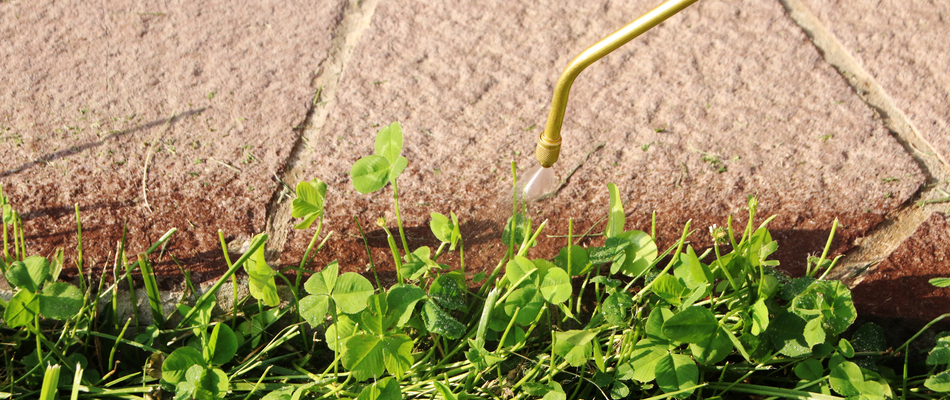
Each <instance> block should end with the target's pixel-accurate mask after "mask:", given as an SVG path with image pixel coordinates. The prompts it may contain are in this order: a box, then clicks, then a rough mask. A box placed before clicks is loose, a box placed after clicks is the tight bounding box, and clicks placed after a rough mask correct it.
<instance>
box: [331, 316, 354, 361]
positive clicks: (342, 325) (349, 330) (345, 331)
mask: <svg viewBox="0 0 950 400" xmlns="http://www.w3.org/2000/svg"><path fill="white" fill-rule="evenodd" d="M354 333H356V321H355V320H353V318H350V317H349V316H347V315H346V314H340V315H338V316H337V320H336V321H334V322H333V325H330V327H329V328H327V333H326V335H325V336H324V337H325V338H326V341H327V348H329V349H330V350H332V351H333V352H337V351H338V350H339V351H343V350H344V349H345V347H344V344H345V343H346V341H347V339H349V338H350V337H351V336H353V334H354ZM337 338H339V339H337ZM338 342H339V343H338Z"/></svg>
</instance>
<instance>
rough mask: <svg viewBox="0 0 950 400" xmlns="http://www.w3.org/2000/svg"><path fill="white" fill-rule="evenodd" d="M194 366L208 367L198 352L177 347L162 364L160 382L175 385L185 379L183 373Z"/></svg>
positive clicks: (185, 347)
mask: <svg viewBox="0 0 950 400" xmlns="http://www.w3.org/2000/svg"><path fill="white" fill-rule="evenodd" d="M195 365H198V366H202V367H207V366H208V364H207V363H206V362H205V359H204V357H202V356H201V353H199V352H198V350H195V349H194V348H192V347H188V346H184V347H179V348H177V349H175V351H173V352H172V353H171V354H169V355H168V358H166V359H165V362H163V363H162V381H163V382H166V383H168V384H170V385H176V384H178V382H181V381H182V380H184V379H185V373H186V372H187V371H188V369H189V368H191V367H192V366H195Z"/></svg>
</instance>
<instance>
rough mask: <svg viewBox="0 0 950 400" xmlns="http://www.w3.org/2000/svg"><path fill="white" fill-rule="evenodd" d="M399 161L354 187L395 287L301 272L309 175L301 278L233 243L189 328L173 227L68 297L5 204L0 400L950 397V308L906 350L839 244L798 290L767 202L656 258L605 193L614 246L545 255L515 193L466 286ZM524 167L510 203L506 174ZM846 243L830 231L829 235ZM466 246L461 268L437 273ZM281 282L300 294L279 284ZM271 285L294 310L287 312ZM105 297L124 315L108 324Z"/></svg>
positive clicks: (365, 162) (311, 209)
mask: <svg viewBox="0 0 950 400" xmlns="http://www.w3.org/2000/svg"><path fill="white" fill-rule="evenodd" d="M403 145H404V143H403V135H402V128H401V126H400V125H399V124H398V123H395V122H394V123H392V124H390V125H388V126H385V127H383V128H382V129H380V130H379V132H378V133H377V136H376V140H375V146H374V154H372V155H368V156H365V157H362V158H360V159H359V160H357V161H356V162H355V163H354V165H353V168H352V169H351V171H350V176H351V183H352V185H353V187H354V188H355V189H356V190H357V191H359V192H360V193H363V194H366V195H370V194H371V193H373V192H376V191H378V190H380V189H383V188H384V187H386V186H387V185H388V184H391V185H392V187H393V203H394V204H393V205H394V208H395V214H396V224H397V226H398V229H399V236H400V240H399V242H401V243H400V244H401V246H402V249H400V248H399V246H397V240H396V239H395V236H394V235H393V234H392V233H391V232H390V231H389V227H388V226H387V225H386V221H385V220H382V219H380V220H377V223H378V225H379V226H381V227H382V229H384V230H385V231H386V234H387V242H388V244H389V250H390V252H391V253H392V257H393V269H394V271H393V272H395V273H396V275H397V279H398V282H397V283H396V284H394V285H392V286H390V287H381V286H379V285H378V282H379V280H378V279H377V286H376V287H374V286H373V284H372V282H370V280H368V279H367V278H366V277H364V276H363V275H361V274H360V273H357V272H353V271H364V270H363V268H362V267H363V266H353V265H342V264H341V263H339V262H337V261H333V262H329V263H326V264H325V265H315V266H314V267H313V268H311V267H310V265H309V264H308V263H309V262H310V257H311V253H312V251H313V250H314V249H316V250H317V251H319V250H320V249H321V248H322V247H323V244H321V245H320V246H319V247H315V244H316V242H317V239H318V238H319V237H320V236H321V230H322V226H323V222H324V221H323V216H324V212H325V208H326V207H327V203H326V200H327V190H328V185H327V184H326V183H324V182H323V181H320V180H319V179H313V180H310V181H304V182H301V183H299V184H298V185H297V187H296V195H297V196H296V199H294V200H293V204H292V206H293V213H292V215H293V217H295V218H300V219H301V220H300V222H299V223H297V224H296V225H294V226H293V228H295V229H298V230H306V229H310V228H311V227H312V226H313V224H314V223H316V229H315V230H314V234H313V238H312V239H311V241H310V244H309V246H308V247H307V250H306V252H305V254H304V256H303V258H302V259H301V260H300V262H299V265H298V266H296V267H295V266H283V267H281V268H282V269H279V270H278V269H275V268H274V267H272V265H271V264H268V263H267V262H266V260H265V254H266V253H265V249H264V246H265V244H266V241H267V235H264V234H261V235H257V236H255V237H254V238H253V239H252V241H251V244H250V246H249V249H248V250H247V251H246V252H245V253H244V254H243V255H241V257H240V258H239V259H238V260H236V261H235V262H234V263H231V261H230V257H229V255H228V253H227V251H226V249H224V248H223V250H224V251H225V252H224V257H225V261H226V263H227V266H228V269H227V271H226V272H225V273H223V274H222V276H221V277H220V278H219V279H218V280H217V281H216V282H215V283H214V284H213V285H212V286H211V287H210V288H208V289H207V290H205V291H204V292H203V293H189V294H190V295H192V294H193V296H185V297H184V298H183V299H182V300H181V301H180V303H179V304H176V309H177V312H178V314H180V315H178V316H175V315H171V316H168V317H167V318H166V316H165V315H163V314H162V307H161V304H160V301H161V298H160V296H159V293H158V292H157V286H156V280H155V277H154V276H153V275H154V274H153V272H152V271H151V267H150V263H149V257H155V256H156V255H154V254H152V252H153V251H154V250H157V249H159V248H162V244H164V243H166V241H167V240H169V238H170V237H171V236H172V235H173V234H174V232H175V230H174V229H173V230H171V231H169V233H168V234H166V235H165V236H163V237H162V238H161V239H160V240H159V241H158V242H156V243H153V244H152V245H151V246H150V247H149V248H148V250H146V251H144V252H141V253H139V254H140V260H139V261H141V262H139V263H136V262H132V263H129V262H128V260H126V259H125V256H124V254H125V250H124V245H125V243H124V240H123V242H122V243H120V246H119V249H120V251H119V252H118V253H119V254H117V255H116V257H115V259H116V261H115V263H114V264H115V265H114V266H113V268H114V269H113V271H114V273H113V275H112V279H111V282H112V283H110V281H107V280H106V279H105V276H106V275H101V276H100V277H99V284H98V285H96V284H95V282H92V281H91V282H90V283H89V285H88V286H86V285H84V284H83V285H81V286H82V287H83V289H80V288H78V287H76V286H73V285H72V284H69V283H65V282H59V281H58V277H59V275H60V271H61V270H62V268H63V262H64V261H63V260H64V256H63V255H62V254H63V253H61V252H58V253H57V254H56V255H55V256H54V257H52V259H51V260H48V259H46V258H43V257H38V256H30V257H27V256H26V254H27V253H26V248H25V241H24V240H23V226H22V223H21V221H20V220H19V218H18V214H17V213H16V212H15V210H14V209H13V208H12V206H11V205H10V204H9V203H8V202H7V199H6V198H5V197H3V195H2V192H0V206H2V209H3V228H4V254H3V256H2V257H0V272H2V273H3V275H4V277H6V279H7V281H8V282H10V283H11V285H12V286H13V287H14V294H13V297H12V299H11V300H10V301H9V302H3V303H0V306H3V308H4V310H3V317H4V319H3V323H2V326H0V336H2V338H3V341H4V343H9V344H11V345H9V346H7V347H5V348H4V354H5V356H6V357H5V361H4V365H2V366H0V367H2V369H0V398H31V397H35V396H37V395H39V396H41V398H43V400H47V399H51V398H54V397H56V396H57V394H59V395H60V396H62V395H65V394H66V392H68V393H69V395H70V398H148V399H158V398H174V399H225V398H227V399H230V398H241V399H265V400H296V399H304V398H349V399H360V400H396V399H433V398H441V399H447V400H457V399H469V398H490V399H506V400H509V399H529V398H541V399H544V400H567V399H589V398H610V399H622V398H650V399H667V398H696V399H706V398H712V399H723V398H738V397H749V396H754V397H755V398H791V399H802V398H820V399H885V398H897V397H901V398H923V399H929V398H941V397H946V396H947V395H948V394H950V350H948V349H950V334H947V333H942V334H939V335H936V337H935V338H934V343H933V346H932V347H931V346H929V345H928V346H927V348H929V349H930V351H929V352H926V354H919V353H918V352H917V350H914V348H915V347H913V346H911V343H912V342H914V341H915V340H918V339H919V338H921V335H922V333H923V332H925V331H926V330H927V329H930V328H931V327H932V326H934V324H936V323H937V322H939V321H940V319H942V318H944V317H946V316H947V315H950V314H947V315H944V317H941V318H938V319H937V320H935V321H933V322H931V324H928V325H927V326H926V327H924V328H923V329H922V330H921V331H920V332H918V333H917V334H916V335H915V336H914V337H912V338H910V339H909V340H907V341H906V342H904V343H903V344H902V345H900V346H896V347H894V346H891V345H889V343H888V342H887V340H886V339H885V335H884V330H883V328H881V327H880V326H877V325H875V324H872V323H867V324H863V325H861V326H860V327H854V326H853V324H854V322H855V321H856V320H857V313H856V311H855V308H854V305H853V304H852V297H851V292H850V290H849V289H848V287H847V286H845V285H843V284H842V283H840V282H837V281H829V280H826V279H825V278H826V277H827V276H828V273H829V271H830V270H832V269H833V268H834V267H835V265H836V263H837V261H838V259H837V258H834V259H830V258H829V257H828V252H829V248H830V244H831V241H830V240H831V238H829V241H828V242H827V243H826V246H825V249H824V251H823V252H822V254H821V256H820V257H809V258H807V259H806V263H807V267H806V273H805V275H804V276H801V277H796V278H791V277H788V276H786V275H785V274H783V273H782V272H781V271H780V270H778V269H777V268H778V267H779V263H778V261H776V260H774V259H772V257H773V255H774V254H775V252H776V250H777V249H778V246H779V243H778V242H777V241H776V240H774V239H773V237H772V235H771V234H770V233H769V230H768V224H769V223H770V221H772V218H768V219H765V220H764V221H761V222H759V221H757V219H756V211H757V208H758V200H757V199H756V198H755V197H750V198H749V199H748V202H747V204H746V209H747V211H748V216H747V221H746V222H745V224H744V225H745V226H744V227H742V228H740V230H739V231H736V230H734V228H735V224H734V223H733V222H734V221H733V219H732V217H731V216H730V217H728V218H727V220H726V223H725V224H724V225H723V226H721V227H720V226H713V227H709V230H708V236H706V234H705V232H706V231H705V230H699V231H694V230H693V228H692V227H691V225H692V223H691V222H687V223H686V224H685V226H684V227H683V232H682V235H681V236H680V237H679V238H676V240H673V241H672V243H667V244H663V241H661V240H658V238H657V236H656V233H655V232H656V230H657V229H656V215H655V214H654V218H653V222H652V226H649V227H639V228H640V229H635V227H630V226H628V222H627V221H626V218H625V214H624V207H623V199H622V197H621V195H620V193H621V191H620V189H619V188H618V187H617V186H616V185H614V184H612V183H608V184H607V185H606V188H605V189H606V191H607V193H608V195H609V197H608V198H609V200H608V204H605V211H606V225H605V226H603V232H602V233H603V234H602V236H601V237H598V238H595V239H588V241H587V242H585V243H586V244H585V245H580V244H579V242H578V241H576V240H575V239H578V238H577V237H575V236H574V233H573V221H568V232H567V240H566V241H564V243H563V246H562V247H561V248H559V249H558V250H557V251H554V252H552V253H551V254H542V253H541V252H540V251H539V248H540V247H537V246H536V245H537V243H538V241H539V240H545V238H544V237H543V236H542V232H543V231H544V230H545V229H546V226H547V221H541V222H540V223H536V221H533V220H532V218H531V217H532V216H535V215H537V213H534V212H531V211H530V210H529V208H531V207H532V204H529V203H525V202H524V199H521V198H519V196H518V194H517V193H515V194H514V195H513V197H512V214H511V216H510V217H509V218H508V220H507V222H506V223H505V225H504V228H503V230H502V234H501V237H499V238H498V240H499V245H500V246H504V247H505V248H506V251H505V254H504V255H503V256H501V257H500V259H499V260H489V261H491V262H493V263H495V266H494V268H484V267H483V268H482V269H484V270H480V271H472V270H471V269H472V268H471V265H473V264H475V265H488V264H486V262H487V261H486V260H478V261H479V262H478V263H469V265H466V263H465V253H464V243H465V242H464V238H463V237H462V234H461V231H462V230H461V228H460V227H461V223H460V221H459V218H458V216H457V215H456V214H455V213H453V212H451V211H449V212H448V213H447V215H446V214H442V213H439V212H432V213H431V214H430V221H429V227H430V229H431V232H432V236H433V237H434V238H435V240H437V241H438V243H439V246H438V248H436V249H435V250H434V251H433V249H430V248H429V247H427V246H420V247H417V248H414V249H412V248H409V246H408V243H407V240H406V236H405V234H404V232H403V226H402V220H401V217H400V214H399V194H398V184H397V178H398V177H399V175H400V174H401V173H402V172H404V171H405V169H406V168H407V167H408V165H409V162H408V159H406V158H405V157H403V156H402V155H401V154H402V148H403ZM512 172H513V181H514V182H513V184H512V186H513V187H517V176H516V175H515V174H514V165H512ZM439 211H443V212H445V211H446V210H439ZM370 217H371V216H370ZM773 218H774V217H773ZM356 221H357V222H359V218H358V217H357V218H356ZM757 222H758V224H757ZM8 227H12V230H11V231H12V235H9V236H7V228H8ZM834 227H837V221H835V222H834V224H833V229H832V236H833V234H834V230H835V229H834ZM647 228H649V229H647ZM79 229H81V228H80V225H79V222H78V213H77V231H79ZM360 231H361V232H362V227H361V226H360ZM648 232H649V233H648ZM696 232H702V233H703V234H702V235H700V234H697V233H696ZM598 234H599V232H598ZM219 236H220V239H221V241H222V247H224V246H223V242H224V240H223V238H224V236H223V234H221V235H219ZM8 238H9V239H8ZM329 238H330V235H329V234H328V235H326V236H324V237H323V243H326V241H327V240H328V239H329ZM77 239H79V243H78V244H77V253H78V255H79V258H81V254H82V253H81V251H80V249H81V236H79V235H77ZM10 240H12V242H13V243H12V244H13V246H12V250H7V249H9V248H11V246H8V242H9V241H10ZM364 240H365V237H364ZM550 240H554V239H553V238H551V239H550ZM706 243H709V245H708V246H707V245H706ZM661 244H662V245H663V246H665V247H663V246H661ZM367 251H369V250H368V249H367ZM456 251H458V263H457V264H454V263H452V262H445V261H444V260H443V261H440V260H441V258H442V256H443V255H444V254H446V252H448V253H453V252H456ZM157 257H171V256H170V255H167V254H165V253H164V252H162V253H158V255H157ZM172 260H174V258H172ZM370 260H371V261H370V265H369V267H370V269H371V270H372V272H373V273H374V274H376V269H377V266H376V265H375V263H374V262H373V261H372V257H371V255H370ZM76 261H77V262H76V264H77V267H78V268H77V269H80V271H81V268H82V262H81V261H80V260H79V259H77V260H76ZM90 264H91V263H90ZM136 267H138V269H137V268H136ZM242 268H243V269H244V270H245V272H247V282H246V284H247V285H248V289H249V292H250V296H249V297H248V298H245V299H237V296H236V293H237V287H235V288H234V291H233V292H234V293H235V295H234V296H233V297H234V300H235V302H234V304H233V305H232V306H231V307H230V308H231V310H230V311H228V310H219V309H218V308H216V306H217V304H218V303H217V297H216V296H217V292H218V290H219V289H220V288H221V286H222V285H223V284H224V282H225V281H227V280H229V279H231V278H232V277H233V276H234V275H235V272H236V271H237V270H238V269H242ZM294 268H295V269H294ZM288 269H290V270H294V271H295V272H296V274H297V280H296V282H293V283H292V282H291V281H290V280H289V279H286V278H285V277H284V275H283V272H284V271H286V270H288ZM119 271H123V272H124V275H121V276H119V275H118V272H119ZM341 271H346V272H341ZM133 272H134V273H141V274H142V277H143V279H144V281H145V282H146V286H147V288H149V290H148V296H147V297H148V299H149V302H150V303H151V308H152V312H153V314H154V316H155V318H153V321H152V322H151V323H150V324H142V325H140V324H139V319H138V317H137V314H136V317H135V318H134V319H133V318H131V317H128V316H125V315H122V316H120V315H119V311H118V308H117V307H115V304H114V302H115V301H116V299H117V296H116V290H117V288H118V285H117V282H119V281H121V280H125V279H128V278H129V276H130V274H131V273H133ZM304 277H306V281H303V279H304ZM276 278H281V280H282V281H283V282H285V283H286V284H287V285H289V286H290V289H291V290H290V291H291V293H292V295H293V298H281V297H280V293H279V292H278V291H277V283H278V281H277V279H276ZM234 281H236V279H235V280H232V282H234ZM80 282H83V281H80ZM934 283H935V284H944V283H946V282H945V280H940V279H937V280H935V281H934ZM301 286H302V287H301ZM109 301H111V302H113V307H111V308H110V307H102V308H100V306H99V303H100V302H109ZM136 312H137V311H136ZM222 313H226V314H223V315H222ZM133 320H134V321H135V325H132V321H133ZM176 321H177V322H176ZM51 327H53V328H56V329H58V330H51V329H50V328H51ZM120 327H121V329H120ZM51 332H52V333H51ZM911 353H913V356H914V357H915V358H919V359H912V358H911V356H912V354H911ZM84 354H88V355H89V356H88V357H87V356H86V355H84ZM331 371H332V373H331Z"/></svg>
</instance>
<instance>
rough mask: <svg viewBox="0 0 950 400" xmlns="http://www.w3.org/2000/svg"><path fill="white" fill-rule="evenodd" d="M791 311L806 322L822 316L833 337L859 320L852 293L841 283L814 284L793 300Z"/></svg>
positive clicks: (822, 282)
mask: <svg viewBox="0 0 950 400" xmlns="http://www.w3.org/2000/svg"><path fill="white" fill-rule="evenodd" d="M789 310H790V311H791V312H793V313H795V314H797V315H798V316H800V317H802V318H803V319H805V320H806V321H807V320H811V319H814V318H817V317H818V316H819V315H820V316H822V317H823V318H824V321H823V328H824V330H826V331H828V333H830V334H832V335H840V334H841V333H842V332H844V330H845V329H847V328H848V327H849V326H851V323H852V322H854V320H855V318H857V311H856V310H855V309H854V304H853V303H852V301H851V291H850V290H849V289H848V287H847V286H845V285H844V284H842V283H841V282H839V281H816V282H814V283H812V284H811V285H810V286H808V288H807V289H805V290H804V291H803V292H801V293H800V294H799V295H798V296H796V297H795V298H794V299H792V304H791V307H789Z"/></svg>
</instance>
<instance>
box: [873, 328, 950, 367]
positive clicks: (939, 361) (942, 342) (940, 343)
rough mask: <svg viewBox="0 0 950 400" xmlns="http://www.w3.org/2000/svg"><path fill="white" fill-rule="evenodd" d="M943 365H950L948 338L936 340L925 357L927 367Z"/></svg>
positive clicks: (949, 337)
mask: <svg viewBox="0 0 950 400" xmlns="http://www.w3.org/2000/svg"><path fill="white" fill-rule="evenodd" d="M855 336H857V335H856V334H855ZM943 364H950V336H944V337H941V338H938V339H937V343H936V344H935V345H934V348H933V349H931V350H930V354H928V355H927V365H943Z"/></svg>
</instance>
